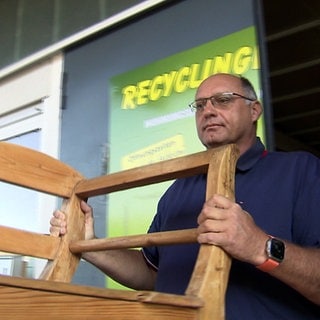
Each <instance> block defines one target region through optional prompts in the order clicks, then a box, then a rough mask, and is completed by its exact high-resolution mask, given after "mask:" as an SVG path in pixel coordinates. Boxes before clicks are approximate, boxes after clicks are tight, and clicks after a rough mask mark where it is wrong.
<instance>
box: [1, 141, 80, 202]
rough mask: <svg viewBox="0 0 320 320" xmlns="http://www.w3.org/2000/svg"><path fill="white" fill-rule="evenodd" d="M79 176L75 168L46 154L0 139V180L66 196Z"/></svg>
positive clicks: (69, 193) (78, 179) (70, 192)
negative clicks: (0, 140)
mask: <svg viewBox="0 0 320 320" xmlns="http://www.w3.org/2000/svg"><path fill="white" fill-rule="evenodd" d="M82 179H83V177H82V175H81V174H80V173H78V172H77V171H76V170H74V169H73V168H71V167H70V166H68V165H66V164H64V163H62V162H61V161H59V160H57V159H54V158H52V157H50V156H48V155H46V154H43V153H41V152H38V151H35V150H31V149H29V148H25V147H22V146H19V145H15V144H12V143H8V142H0V181H4V182H8V183H12V184H16V185H20V186H24V187H27V188H30V189H34V190H38V191H42V192H46V193H49V194H53V195H57V196H60V197H64V198H67V197H70V196H71V194H72V191H73V188H74V186H75V184H76V183H78V182H79V181H80V180H82Z"/></svg>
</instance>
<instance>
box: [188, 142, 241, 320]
mask: <svg viewBox="0 0 320 320" xmlns="http://www.w3.org/2000/svg"><path fill="white" fill-rule="evenodd" d="M238 157H239V152H238V150H237V148H236V147H235V146H234V145H227V146H224V147H221V148H219V149H215V153H214V155H213V157H212V160H211V162H210V165H209V170H208V177H207V191H206V199H209V198H211V197H212V195H213V194H220V195H224V196H226V197H228V198H229V199H231V200H234V179H235V168H236V161H237V159H238ZM230 267H231V258H230V257H229V256H228V255H227V253H226V252H225V251H223V250H222V249H221V248H219V247H217V246H214V245H207V244H203V245H201V246H200V251H199V254H198V258H197V261H196V264H195V267H194V271H193V274H192V277H191V280H190V282H189V286H188V288H187V290H186V295H191V296H197V297H199V298H202V299H203V300H204V301H205V307H204V308H202V309H201V311H200V319H203V320H209V319H211V320H212V319H214V320H223V319H225V294H226V289H227V284H228V277H229V271H230Z"/></svg>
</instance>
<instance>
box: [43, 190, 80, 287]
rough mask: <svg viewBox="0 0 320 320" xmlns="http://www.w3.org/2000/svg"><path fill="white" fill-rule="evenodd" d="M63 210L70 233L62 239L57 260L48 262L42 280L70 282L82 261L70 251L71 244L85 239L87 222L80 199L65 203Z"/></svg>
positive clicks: (74, 198)
mask: <svg viewBox="0 0 320 320" xmlns="http://www.w3.org/2000/svg"><path fill="white" fill-rule="evenodd" d="M61 210H62V211H63V212H64V213H65V214H66V222H67V226H68V232H67V233H66V234H65V235H64V236H63V237H62V238H61V243H60V246H59V249H58V251H57V253H56V256H55V259H54V260H53V261H49V262H48V264H47V265H46V267H45V268H44V270H43V272H42V274H41V275H40V279H43V280H54V281H64V282H70V281H71V280H72V277H73V274H74V272H75V271H76V269H77V266H78V263H79V261H80V255H76V254H73V253H72V252H71V251H70V250H69V243H70V242H71V241H73V240H80V239H84V231H85V230H84V228H85V222H84V214H83V212H82V210H81V208H80V199H79V198H78V197H77V196H76V195H75V194H73V195H72V196H71V197H70V199H67V200H65V201H64V202H63V205H62V208H61Z"/></svg>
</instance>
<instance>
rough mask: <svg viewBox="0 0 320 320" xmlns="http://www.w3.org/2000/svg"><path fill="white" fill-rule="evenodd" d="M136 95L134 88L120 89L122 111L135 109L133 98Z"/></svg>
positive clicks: (135, 88)
mask: <svg viewBox="0 0 320 320" xmlns="http://www.w3.org/2000/svg"><path fill="white" fill-rule="evenodd" d="M136 93H137V87H136V86H132V85H131V86H127V87H124V88H123V89H122V102H121V108H122V109H135V108H136V104H135V102H134V99H135V96H136Z"/></svg>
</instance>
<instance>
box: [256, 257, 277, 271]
mask: <svg viewBox="0 0 320 320" xmlns="http://www.w3.org/2000/svg"><path fill="white" fill-rule="evenodd" d="M278 265H279V262H277V261H275V260H272V259H268V260H267V261H265V262H264V263H262V264H259V265H258V266H257V268H258V269H259V270H261V271H264V272H269V271H271V270H273V269H274V268H276V267H277V266H278Z"/></svg>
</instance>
